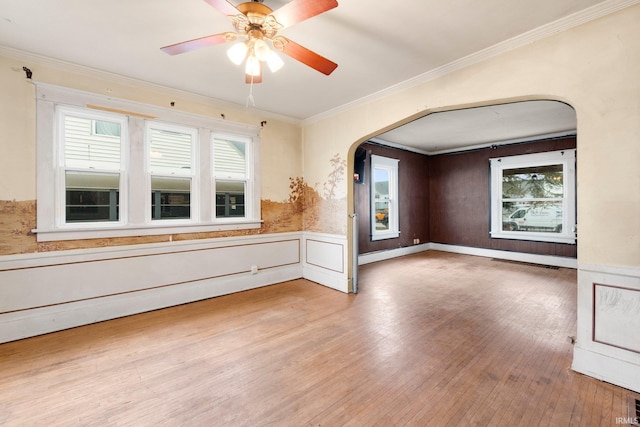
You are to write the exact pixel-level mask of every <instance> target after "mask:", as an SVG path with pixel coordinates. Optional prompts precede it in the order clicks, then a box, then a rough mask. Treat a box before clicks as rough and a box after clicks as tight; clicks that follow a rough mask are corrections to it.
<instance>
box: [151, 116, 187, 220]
mask: <svg viewBox="0 0 640 427" xmlns="http://www.w3.org/2000/svg"><path fill="white" fill-rule="evenodd" d="M145 133H146V139H147V144H146V148H147V150H146V151H147V170H148V175H149V176H148V179H149V187H150V192H149V195H150V202H149V205H150V206H151V209H150V218H151V220H152V221H155V220H165V219H171V220H176V219H182V220H192V219H194V220H195V219H197V212H198V210H197V206H198V203H197V201H198V198H197V197H194V196H195V195H196V194H198V193H197V187H198V186H197V177H198V175H197V170H196V164H197V162H196V156H195V153H196V152H197V137H198V134H197V131H196V129H193V128H189V127H185V126H176V125H169V124H165V123H158V122H155V121H148V122H147V126H146V132H145Z"/></svg>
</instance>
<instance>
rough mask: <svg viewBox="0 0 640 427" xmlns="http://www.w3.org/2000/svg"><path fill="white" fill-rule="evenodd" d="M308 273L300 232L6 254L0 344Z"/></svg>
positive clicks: (1, 272) (0, 281)
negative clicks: (303, 256) (94, 248)
mask: <svg viewBox="0 0 640 427" xmlns="http://www.w3.org/2000/svg"><path fill="white" fill-rule="evenodd" d="M301 276H302V247H301V233H282V234H273V235H261V236H247V237H240V238H223V239H208V240H203V241H189V242H168V243H162V244H150V245H136V246H131V247H117V248H104V249H98V250H79V251H64V252H52V253H41V254H30V255H17V256H7V257H3V258H2V259H1V260H0V342H6V341H11V340H15V339H20V338H25V337H28V336H33V335H38V334H41V333H46V332H51V331H55V330H60V329H66V328H69V327H74V326H79V325H83V324H87V323H93V322H96V321H101V320H106V319H112V318H116V317H121V316H124V315H129V314H133V313H140V312H143V311H148V310H154V309H158V308H163V307H168V306H171V305H177V304H183V303H186V302H191V301H196V300H199V299H204V298H211V297H214V296H219V295H223V294H228V293H232V292H238V291H242V290H245V289H250V288H255V287H259V286H266V285H270V284H273V283H278V282H281V281H285V280H292V279H296V278H299V277H301Z"/></svg>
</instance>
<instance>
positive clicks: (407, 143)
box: [374, 101, 576, 154]
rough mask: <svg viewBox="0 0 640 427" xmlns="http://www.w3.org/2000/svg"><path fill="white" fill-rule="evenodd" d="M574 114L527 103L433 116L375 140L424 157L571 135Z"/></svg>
mask: <svg viewBox="0 0 640 427" xmlns="http://www.w3.org/2000/svg"><path fill="white" fill-rule="evenodd" d="M575 131H576V113H575V110H574V109H573V108H572V107H570V106H569V105H567V104H564V103H562V102H557V101H527V102H516V103H511V104H500V105H491V106H487V107H477V108H467V109H464V110H455V111H445V112H441V113H433V114H429V115H428V116H425V117H423V118H420V119H417V120H414V121H413V122H411V123H407V124H406V125H404V126H401V127H398V128H396V129H393V130H391V131H389V132H386V133H383V134H380V135H378V136H377V137H376V138H374V140H375V141H376V142H379V143H383V144H387V145H396V146H401V147H407V148H410V149H413V150H414V151H418V152H422V153H425V154H437V153H442V152H449V151H455V150H459V149H463V148H464V149H469V148H475V147H481V146H486V145H493V144H498V145H499V144H508V143H515V142H522V141H532V140H536V139H543V138H550V137H558V136H564V135H574V134H575Z"/></svg>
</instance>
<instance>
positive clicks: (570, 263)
mask: <svg viewBox="0 0 640 427" xmlns="http://www.w3.org/2000/svg"><path fill="white" fill-rule="evenodd" d="M428 250H434V251H443V252H452V253H457V254H463V255H474V256H481V257H488V258H498V259H504V260H509V261H520V262H527V263H533V264H542V265H552V266H555V267H566V268H574V269H575V268H577V267H578V261H577V260H576V259H575V258H567V257H558V256H551V255H537V254H528V253H523V252H509V251H499V250H495V249H484V248H474V247H470V246H457V245H445V244H442V243H425V244H421V245H415V246H407V247H404V248H397V249H389V250H386V251H379V252H371V253H368V254H362V255H360V256H359V257H358V265H364V264H368V263H371V262H377V261H383V260H386V259H391V258H396V257H400V256H405V255H411V254H414V253H418V252H424V251H428Z"/></svg>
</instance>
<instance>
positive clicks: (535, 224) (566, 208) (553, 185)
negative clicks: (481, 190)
mask: <svg viewBox="0 0 640 427" xmlns="http://www.w3.org/2000/svg"><path fill="white" fill-rule="evenodd" d="M490 164H491V237H493V238H501V239H518V240H533V241H543V242H556V243H575V242H576V232H575V225H576V209H575V206H576V196H575V169H576V150H575V149H569V150H561V151H553V152H546V153H536V154H525V155H520V156H510V157H501V158H495V159H490Z"/></svg>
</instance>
